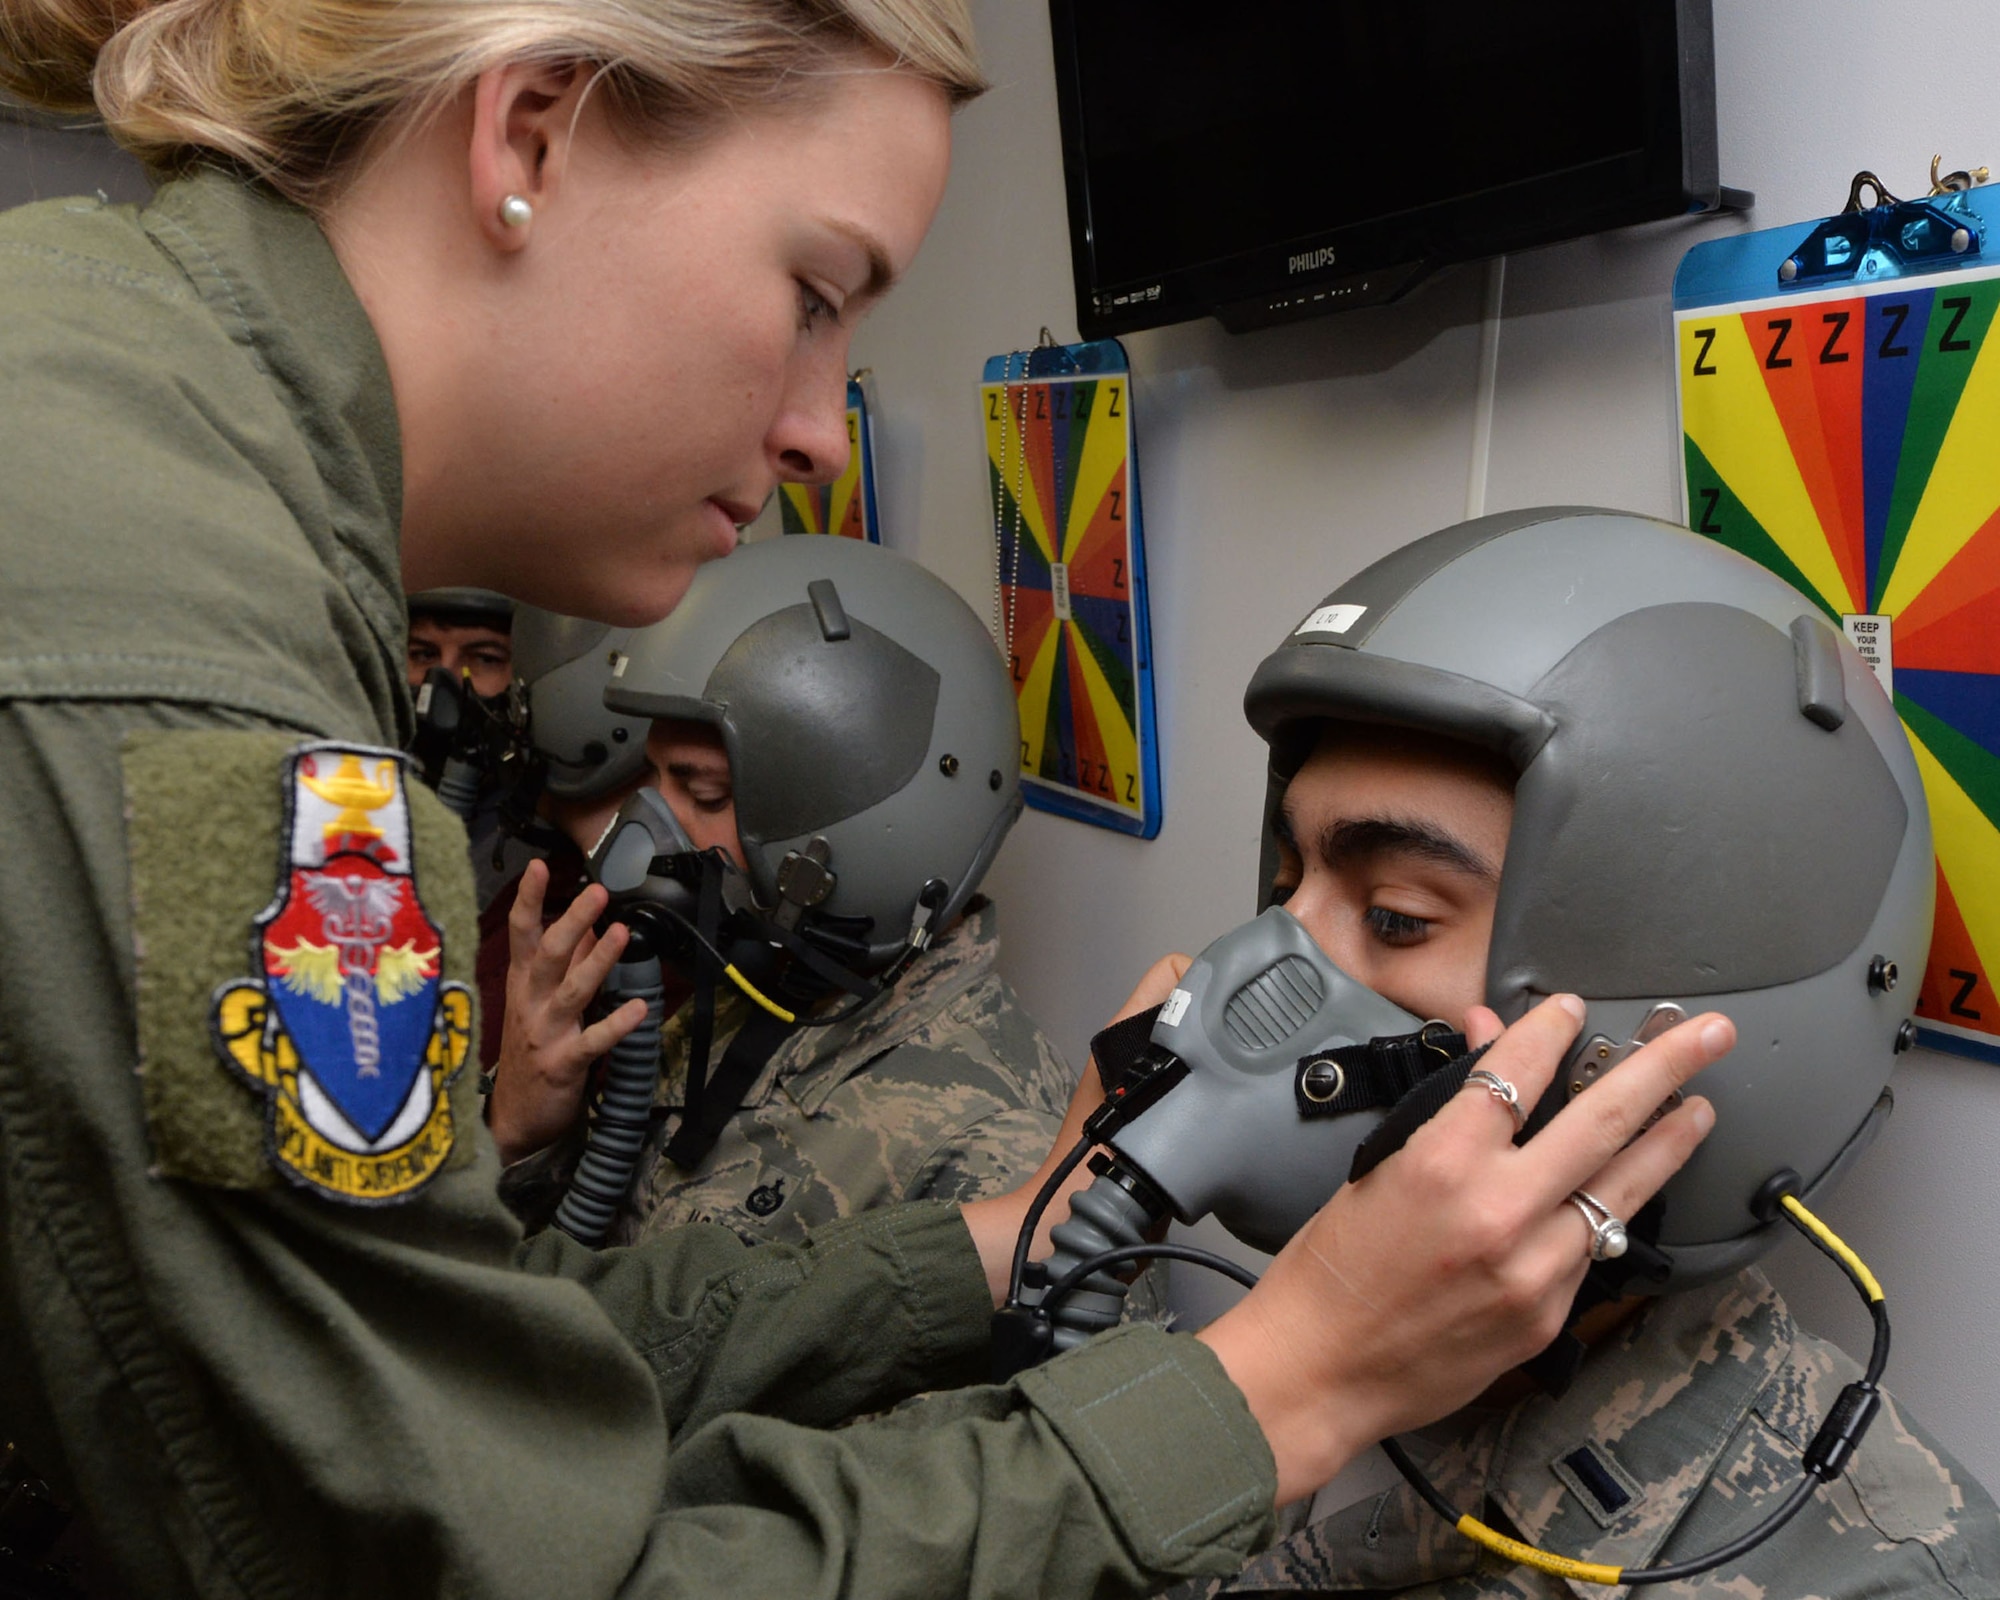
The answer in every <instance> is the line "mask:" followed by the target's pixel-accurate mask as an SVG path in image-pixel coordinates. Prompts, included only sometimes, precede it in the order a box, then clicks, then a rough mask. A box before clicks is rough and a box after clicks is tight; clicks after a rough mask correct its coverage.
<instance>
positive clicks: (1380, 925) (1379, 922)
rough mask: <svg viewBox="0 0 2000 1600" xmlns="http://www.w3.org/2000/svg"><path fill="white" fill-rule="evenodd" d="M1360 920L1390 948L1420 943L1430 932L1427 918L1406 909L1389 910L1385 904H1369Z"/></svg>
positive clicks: (1400, 947)
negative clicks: (1412, 913)
mask: <svg viewBox="0 0 2000 1600" xmlns="http://www.w3.org/2000/svg"><path fill="white" fill-rule="evenodd" d="M1361 920H1362V921H1363V922H1365V923H1367V925H1368V931H1369V932H1370V933H1371V934H1373V935H1374V936H1375V938H1376V939H1377V940H1378V941H1379V942H1380V943H1382V944H1386V945H1388V946H1390V947H1391V948H1392V949H1402V948H1403V947H1405V946H1407V945H1413V944H1422V943H1423V942H1424V940H1426V939H1428V938H1429V937H1430V934H1431V924H1430V920H1429V919H1428V918H1426V917H1413V916H1411V915H1410V914H1409V913H1408V912H1407V911H1391V910H1390V909H1389V908H1388V907H1387V906H1370V907H1369V908H1368V909H1367V911H1365V912H1364V913H1362V918H1361Z"/></svg>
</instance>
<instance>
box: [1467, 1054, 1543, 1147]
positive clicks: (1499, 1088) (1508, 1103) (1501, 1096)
mask: <svg viewBox="0 0 2000 1600" xmlns="http://www.w3.org/2000/svg"><path fill="white" fill-rule="evenodd" d="M1465 1081H1466V1082H1467V1083H1476V1084H1479V1085H1480V1086H1481V1087H1482V1088H1484V1089H1485V1091H1486V1092H1487V1093H1488V1094H1490V1095H1491V1096H1493V1098H1494V1099H1495V1100H1498V1101H1499V1102H1500V1103H1501V1104H1502V1105H1503V1106H1505V1107H1506V1108H1507V1109H1508V1110H1509V1111H1511V1112H1513V1113H1514V1131H1515V1132H1516V1133H1519V1132H1520V1131H1521V1130H1522V1129H1523V1128H1525V1127H1526V1126H1527V1125H1528V1113H1527V1112H1525V1111H1523V1110H1522V1109H1521V1091H1520V1090H1519V1089H1517V1088H1515V1087H1514V1086H1513V1085H1512V1084H1511V1083H1509V1082H1508V1081H1507V1080H1506V1079H1505V1078H1503V1077H1501V1076H1500V1074H1499V1073H1497V1072H1488V1071H1487V1070H1486V1069H1485V1068H1484V1067H1474V1068H1473V1069H1472V1070H1471V1071H1470V1072H1468V1073H1467V1074H1466V1075H1465Z"/></svg>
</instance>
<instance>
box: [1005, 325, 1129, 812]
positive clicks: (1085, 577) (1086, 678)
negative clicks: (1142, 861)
mask: <svg viewBox="0 0 2000 1600" xmlns="http://www.w3.org/2000/svg"><path fill="white" fill-rule="evenodd" d="M1044 338H1045V342H1044V343H1043V344H1042V345H1041V346H1040V347H1039V348H1037V349H1034V350H1025V351H1017V352H1015V353H1014V354H1012V355H1005V356H995V357H993V358H992V359H991V360H989V361H988V362H987V363H986V372H985V381H984V383H983V384H982V385H981V388H980V392H979V403H980V411H981V414H982V415H983V416H984V418H985V425H986V466H987V474H988V488H989V490H990V492H991V494H992V497H993V530H994V538H995V543H996V560H997V565H996V568H995V574H994V628H993V632H994V637H995V638H996V640H997V641H998V642H999V644H1000V648H1001V651H1002V653H1003V655H1004V656H1005V657H1006V659H1007V663H1008V669H1009V671H1010V672H1011V673H1012V675H1013V679H1014V694H1015V698H1016V700H1017V702H1018V704H1019V706H1020V710H1021V774H1022V789H1023V791H1024V792H1025V794H1026V795H1027V799H1028V804H1030V805H1032V806H1035V807H1037V808H1038V809H1040V810H1043V811H1053V812H1055V813H1057V814H1058V815H1061V816H1066V817H1075V818H1078V819H1079V820H1081V821H1084V822H1094V823H1096V824H1097V825H1098V826H1100V827H1105V828H1115V829H1117V830H1118V831H1119V832H1121V833H1130V834H1136V835H1138V837H1140V838H1142V839H1150V838H1152V837H1154V835H1156V834H1157V833H1158V832H1159V831H1160V776H1159V761H1158V756H1157V741H1156V736H1155V732H1154V722H1153V670H1152V654H1153V652H1152V638H1151V628H1150V626H1149V624H1148V621H1147V612H1146V553H1145V545H1144V542H1143V541H1142V539H1141V537H1140V523H1139V474H1138V470H1137V467H1136V463H1135V458H1134V452H1133V445H1132V390H1131V373H1130V369H1129V367H1128V366H1127V364H1126V360H1125V351H1124V349H1123V347H1122V346H1120V345H1119V343H1118V342H1117V341H1116V340H1115V339H1103V340H1097V341H1095V342H1093V343H1090V344H1079V345H1058V344H1055V343H1053V342H1052V341H1047V340H1046V335H1044Z"/></svg>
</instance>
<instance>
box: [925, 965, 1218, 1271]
mask: <svg viewBox="0 0 2000 1600" xmlns="http://www.w3.org/2000/svg"><path fill="white" fill-rule="evenodd" d="M1192 965H1194V961H1193V958H1192V957H1190V956H1183V955H1171V956H1162V957H1161V958H1160V959H1159V960H1158V961H1156V962H1154V963H1153V965H1152V966H1151V967H1149V968H1148V969H1147V970H1146V975H1145V976H1144V977H1143V978H1141V979H1140V980H1139V987H1138V988H1136V989H1134V990H1133V991H1132V993H1131V996H1130V998H1128V999H1127V1000H1126V1002H1125V1004H1124V1005H1122V1006H1120V1007H1119V1008H1118V1015H1117V1016H1115V1017H1113V1018H1112V1019H1111V1020H1112V1021H1113V1022H1123V1021H1124V1020H1125V1019H1126V1018H1127V1017H1130V1016H1134V1015H1136V1014H1137V1013H1139V1012H1141V1011H1144V1010H1145V1009H1146V1008H1147V1007H1148V1006H1156V1005H1159V1004H1161V1003H1162V1002H1163V1001H1164V1000H1165V999H1166V998H1167V996H1168V995H1170V994H1172V993H1173V992H1174V986H1175V985H1176V984H1178V983H1179V982H1180V981H1181V978H1182V976H1183V975H1184V974H1185V973H1186V972H1187V969H1188V968H1189V967H1191V966H1192ZM1103 1104H1104V1083H1103V1080H1102V1079H1100V1078H1099V1077H1098V1076H1097V1063H1096V1062H1095V1061H1094V1060H1093V1061H1087V1062H1085V1063H1084V1067H1083V1076H1082V1077H1081V1078H1079V1079H1078V1080H1077V1085H1076V1092H1075V1093H1074V1094H1072V1095H1071V1096H1070V1097H1069V1110H1068V1112H1067V1113H1066V1114H1065V1115H1064V1117H1063V1123H1062V1129H1061V1131H1060V1132H1058V1133H1057V1134H1056V1142H1055V1146H1054V1148H1053V1149H1051V1150H1050V1151H1049V1154H1048V1159H1047V1160H1045V1161H1044V1162H1043V1163H1042V1164H1041V1166H1040V1167H1038V1168H1037V1169H1036V1171H1035V1174H1034V1176H1033V1177H1031V1178H1029V1179H1028V1181H1027V1182H1026V1183H1024V1184H1022V1185H1021V1187H1020V1188H1018V1189H1015V1190H1013V1191H1012V1192H1010V1193H1008V1194H1002V1195H995V1196H993V1198H991V1199H990V1200H973V1201H969V1202H968V1203H967V1204H966V1205H965V1206H964V1208H963V1209H964V1213H965V1225H966V1226H967V1227H968V1228H970V1229H971V1230H972V1240H973V1243H974V1244H976V1245H977V1246H978V1247H979V1260H980V1264H981V1265H982V1266H984V1267H985V1268H986V1282H987V1285H988V1287H990V1288H991V1289H992V1291H993V1304H994V1305H995V1306H998V1305H1000V1304H1001V1303H1002V1302H1003V1301H1004V1300H1005V1299H1006V1298H1007V1279H1008V1275H1009V1274H1010V1272H1011V1271H1012V1270H1013V1262H1014V1241H1015V1240H1016V1239H1018V1238H1019V1237H1020V1236H1021V1224H1022V1223H1023V1222H1025V1221H1026V1220H1027V1217H1028V1207H1029V1206H1030V1205H1032V1204H1033V1203H1034V1198H1035V1195H1036V1194H1037V1193H1038V1192H1039V1191H1040V1189H1041V1187H1042V1185H1043V1184H1044V1183H1045V1182H1047V1181H1048V1177H1049V1174H1050V1173H1052V1172H1053V1171H1055V1169H1056V1167H1057V1166H1058V1165H1059V1164H1060V1163H1061V1161H1062V1158H1063V1157H1064V1156H1066V1155H1068V1154H1069V1152H1070V1149H1071V1147H1072V1146H1073V1145H1075V1143H1076V1141H1077V1140H1078V1139H1080V1138H1082V1137H1083V1125H1084V1123H1085V1122H1086V1121H1087V1120H1088V1119H1089V1117H1090V1114H1091V1113H1092V1112H1093V1111H1095V1110H1096V1109H1097V1108H1098V1107H1099V1106H1101V1105H1103ZM1090 1182H1091V1174H1090V1168H1089V1167H1088V1166H1085V1165H1079V1166H1078V1167H1077V1169H1076V1171H1075V1172H1073V1173H1071V1174H1070V1177H1069V1181H1068V1182H1067V1183H1065V1184H1064V1185H1063V1186H1062V1188H1060V1189H1058V1190H1057V1191H1056V1195H1055V1198H1054V1199H1053V1200H1051V1201H1050V1202H1049V1205H1048V1209H1047V1210H1046V1211H1044V1212H1043V1213H1042V1220H1041V1223H1040V1225H1039V1226H1038V1227H1037V1228H1036V1229H1035V1245H1034V1249H1033V1251H1032V1252H1031V1259H1039V1258H1041V1257H1043V1256H1046V1255H1047V1254H1048V1253H1049V1250H1050V1248H1051V1246H1050V1244H1049V1230H1050V1229H1051V1228H1054V1227H1055V1226H1056V1225H1057V1224H1058V1223H1060V1222H1061V1221H1062V1220H1063V1218H1064V1217H1066V1216H1067V1215H1069V1199H1070V1196H1071V1195H1073V1194H1075V1193H1076V1192H1077V1190H1079V1189H1081V1188H1083V1187H1084V1186H1085V1185H1087V1184H1088V1183H1090Z"/></svg>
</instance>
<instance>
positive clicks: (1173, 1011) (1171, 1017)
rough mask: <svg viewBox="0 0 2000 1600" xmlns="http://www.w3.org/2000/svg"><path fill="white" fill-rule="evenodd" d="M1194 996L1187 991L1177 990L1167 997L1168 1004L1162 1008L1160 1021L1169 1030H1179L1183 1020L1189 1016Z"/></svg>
mask: <svg viewBox="0 0 2000 1600" xmlns="http://www.w3.org/2000/svg"><path fill="white" fill-rule="evenodd" d="M1193 999H1194V996H1193V995H1191V994H1189V993H1188V992H1187V990H1185V989H1176V990H1175V991H1174V992H1173V993H1172V994H1170V995H1168V996H1167V1001H1166V1004H1165V1005H1163V1006H1161V1007H1160V1021H1161V1023H1162V1024H1163V1025H1165V1026H1166V1027H1169V1028H1178V1027H1179V1026H1180V1025H1181V1018H1182V1017H1184V1016H1186V1015H1187V1008H1188V1005H1189V1003H1190V1002H1191V1001H1192V1000H1193Z"/></svg>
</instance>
